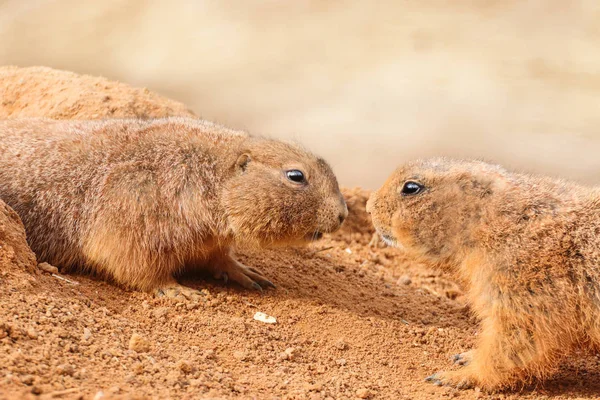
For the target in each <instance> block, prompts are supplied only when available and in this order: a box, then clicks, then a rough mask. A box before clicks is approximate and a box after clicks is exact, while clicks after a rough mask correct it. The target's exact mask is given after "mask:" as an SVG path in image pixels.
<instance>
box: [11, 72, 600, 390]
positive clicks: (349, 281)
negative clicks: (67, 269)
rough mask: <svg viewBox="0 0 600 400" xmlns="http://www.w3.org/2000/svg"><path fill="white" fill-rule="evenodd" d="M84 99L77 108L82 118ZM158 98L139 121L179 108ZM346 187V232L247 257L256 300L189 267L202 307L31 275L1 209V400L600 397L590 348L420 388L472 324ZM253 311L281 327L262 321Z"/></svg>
mask: <svg viewBox="0 0 600 400" xmlns="http://www.w3.org/2000/svg"><path fill="white" fill-rule="evenodd" d="M71 76H74V77H76V76H75V75H71ZM92 79H95V78H92ZM43 85H47V86H50V87H51V86H52V85H51V84H44V83H43V82H40V87H41V86H43ZM61 85H64V83H61ZM123 87H125V86H123ZM50 89H51V88H50ZM77 90H78V89H76V88H72V89H69V90H67V91H69V92H72V93H73V96H76V92H77ZM130 90H134V91H135V90H136V89H130ZM38 93H39V92H38ZM96 93H99V92H96ZM73 98H74V97H73ZM40 99H44V100H43V101H42V100H40V103H41V104H40V107H39V108H38V107H37V106H36V103H35V101H36V98H35V97H31V98H30V100H28V105H27V109H28V112H29V113H31V114H32V115H45V114H44V113H43V112H45V111H52V110H54V108H52V107H47V103H46V101H47V99H45V98H43V97H41V98H40ZM113 102H115V103H113ZM58 103H59V102H55V103H54V104H58ZM107 103H108V104H105V105H104V106H103V107H101V108H100V110H101V111H98V109H97V108H96V106H97V105H98V104H97V103H93V104H94V111H93V112H94V113H96V114H98V113H99V112H102V113H104V114H98V117H103V116H111V115H114V113H115V112H116V111H115V112H111V111H110V109H111V105H112V104H117V103H118V101H117V100H115V99H114V98H112V97H111V99H109V100H107ZM77 104H82V103H77ZM77 104H74V103H73V105H72V106H69V107H75V108H77V109H78V110H79V111H78V112H77V115H78V116H81V115H86V113H87V111H86V110H85V109H83V108H78V107H79V106H78V105H77ZM85 104H89V103H85ZM152 104H153V105H152V107H151V108H150V109H148V110H145V111H144V110H141V111H139V113H140V114H139V115H146V116H152V115H155V114H154V113H156V115H165V114H167V113H170V112H173V109H172V108H168V109H167V108H165V109H156V108H155V107H156V103H152ZM171 104H173V103H172V102H170V101H167V105H168V106H169V107H171ZM46 107H47V108H46ZM69 107H65V108H64V109H65V110H69V109H72V108H69ZM81 107H83V106H81ZM115 107H117V106H115ZM132 107H133V108H130V110H131V109H136V110H137V109H138V108H137V107H138V106H132ZM140 107H141V106H140ZM117 108H118V107H117ZM142 108H143V107H142ZM36 110H38V113H36ZM40 110H41V111H40ZM17 112H18V110H17ZM96 114H95V115H96ZM344 193H345V196H346V198H347V200H348V206H349V209H350V215H349V217H348V220H347V222H346V223H345V226H344V228H343V229H342V230H341V231H340V232H338V233H336V234H334V235H329V236H327V237H325V238H324V239H323V240H321V241H319V242H317V243H315V244H312V245H311V246H308V247H306V248H293V249H283V250H281V249H280V250H265V251H260V252H257V253H246V254H242V255H241V257H240V258H241V260H242V261H243V262H245V263H246V264H248V265H251V266H254V267H258V268H260V269H262V270H263V271H264V272H265V273H266V275H267V276H268V277H269V278H271V280H272V281H273V282H275V284H277V285H278V288H277V289H276V290H268V291H265V293H264V294H259V293H255V292H250V291H246V290H243V289H240V288H239V287H237V286H232V285H224V284H223V283H221V282H216V281H214V280H211V279H210V278H207V277H205V276H186V277H184V281H183V283H185V284H187V285H190V286H192V287H196V288H198V289H202V290H204V292H205V293H206V299H205V301H203V302H201V303H200V304H191V303H190V304H188V303H183V302H177V301H173V300H169V299H156V298H153V297H151V296H150V295H147V294H144V293H137V292H127V291H124V290H122V289H120V288H118V287H115V286H113V285H110V284H108V283H105V282H103V281H100V280H97V279H94V278H93V277H90V276H86V275H59V276H60V277H64V278H66V279H67V280H63V279H60V278H57V277H56V276H52V275H50V274H47V273H43V274H37V275H36V274H32V273H31V272H26V271H30V270H31V269H32V265H35V261H34V260H33V258H32V255H31V254H30V253H29V254H28V253H27V252H26V251H25V250H26V249H25V250H22V251H15V252H14V254H19V256H18V257H17V258H14V257H13V258H11V257H8V256H4V255H3V254H12V253H11V250H10V248H11V246H12V247H13V248H21V249H23V248H24V247H23V246H24V242H23V238H24V235H23V229H22V226H20V224H18V219H17V218H15V216H14V213H13V214H11V212H10V211H8V212H6V213H5V214H6V215H7V216H8V217H6V218H4V217H3V216H2V215H3V214H1V213H0V217H1V218H0V273H2V274H5V273H6V272H4V271H5V269H6V268H7V266H6V265H5V264H2V262H5V261H4V260H10V261H9V263H10V265H8V267H9V269H10V271H11V274H12V275H11V276H12V278H11V279H10V280H4V275H0V279H3V281H2V285H1V287H0V289H1V290H0V365H2V368H1V369H0V399H3V398H12V399H16V398H18V399H21V398H35V397H37V396H42V397H45V398H69V399H78V398H85V399H93V398H96V399H100V398H102V399H106V398H123V399H130V398H156V399H159V398H160V399H163V398H189V399H191V398H194V399H196V398H212V399H216V398H219V399H221V398H223V399H225V398H227V399H229V398H243V399H250V398H255V399H323V400H324V399H352V398H371V399H425V398H431V399H439V398H446V397H448V398H452V397H456V398H462V399H472V398H490V399H499V398H507V399H508V398H529V399H542V398H543V399H547V398H548V397H552V398H557V399H558V398H573V397H578V398H597V395H598V393H600V358H599V357H597V356H594V355H591V356H587V357H585V356H583V355H582V357H581V358H574V359H573V360H569V362H568V363H566V364H565V365H564V366H563V368H562V369H561V371H560V373H559V374H558V375H557V377H555V378H554V379H553V380H551V381H549V382H547V383H546V384H545V385H544V386H540V387H537V388H527V389H525V391H524V392H523V393H521V394H510V393H509V394H500V395H498V394H496V395H484V394H482V393H479V392H477V391H473V390H469V391H456V390H454V389H449V388H441V387H435V386H431V385H429V384H427V383H425V382H423V378H424V377H425V376H427V375H430V374H431V373H433V372H435V371H437V370H440V369H448V368H453V367H452V366H451V365H450V364H451V363H450V361H449V359H448V357H449V356H450V355H452V354H455V353H458V352H461V351H464V350H467V349H469V348H470V347H471V346H472V345H473V341H474V337H475V335H476V333H477V323H476V321H475V320H474V319H473V318H472V317H471V316H470V313H469V310H468V308H467V307H465V305H464V299H463V296H462V292H461V290H460V288H459V287H458V286H457V285H456V284H455V283H454V282H453V281H452V280H451V279H449V277H446V276H444V275H442V274H440V273H437V272H433V271H431V270H430V269H429V268H428V267H427V266H425V265H418V264H415V263H414V262H412V261H411V260H409V259H407V258H406V257H405V256H404V255H403V254H402V253H401V252H400V251H399V250H396V249H391V248H387V247H382V246H381V245H380V244H377V243H375V242H372V241H371V239H372V236H373V228H372V227H371V224H370V222H369V217H368V215H367V214H366V212H365V211H364V205H365V203H366V200H367V198H368V192H366V191H363V190H361V189H347V190H344ZM5 237H9V238H10V239H4V238H5ZM370 242H372V243H371V245H369V243H370ZM4 243H7V244H8V245H9V246H8V247H5V246H6V245H5V244H4ZM14 243H20V244H18V245H17V244H14ZM18 246H20V247H18ZM6 248H8V249H9V250H6ZM3 251H4V252H6V253H3ZM23 254H25V255H23ZM27 254H28V255H27ZM19 260H20V261H19ZM32 263H33V264H32ZM22 282H26V283H27V284H22ZM258 311H260V312H264V313H267V314H268V315H271V316H274V317H276V318H277V323H276V324H273V325H270V324H265V323H262V322H259V321H256V320H254V319H253V316H254V314H255V313H256V312H258Z"/></svg>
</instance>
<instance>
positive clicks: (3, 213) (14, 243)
mask: <svg viewBox="0 0 600 400" xmlns="http://www.w3.org/2000/svg"><path fill="white" fill-rule="evenodd" d="M36 265H37V262H36V260H35V254H33V252H32V251H31V249H30V248H29V246H28V245H27V241H26V239H25V227H23V223H22V222H21V219H20V218H19V216H18V215H17V213H15V212H14V211H13V209H12V208H10V207H9V206H7V205H6V204H5V203H4V202H3V201H2V200H0V274H2V275H3V276H7V275H8V274H10V273H11V272H12V271H14V270H15V269H17V270H20V271H29V272H33V271H35V269H36Z"/></svg>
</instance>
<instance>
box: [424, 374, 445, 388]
mask: <svg viewBox="0 0 600 400" xmlns="http://www.w3.org/2000/svg"><path fill="white" fill-rule="evenodd" d="M425 382H430V383H433V384H434V385H435V386H442V381H441V380H440V378H439V377H438V374H433V375H429V376H428V377H427V378H425Z"/></svg>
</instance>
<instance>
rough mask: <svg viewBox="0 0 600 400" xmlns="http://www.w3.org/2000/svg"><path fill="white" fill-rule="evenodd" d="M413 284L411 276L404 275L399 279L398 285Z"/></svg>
mask: <svg viewBox="0 0 600 400" xmlns="http://www.w3.org/2000/svg"><path fill="white" fill-rule="evenodd" d="M411 283H412V279H410V276H408V275H402V276H401V277H400V278H399V279H398V285H407V286H408V285H410V284H411Z"/></svg>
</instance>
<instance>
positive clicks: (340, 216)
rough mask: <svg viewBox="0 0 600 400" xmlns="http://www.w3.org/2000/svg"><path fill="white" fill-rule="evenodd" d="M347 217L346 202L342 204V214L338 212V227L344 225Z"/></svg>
mask: <svg viewBox="0 0 600 400" xmlns="http://www.w3.org/2000/svg"><path fill="white" fill-rule="evenodd" d="M347 216H348V206H347V205H346V202H344V209H343V210H342V212H340V215H339V216H338V220H339V221H340V225H342V224H343V223H344V221H345V220H346V217H347Z"/></svg>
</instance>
